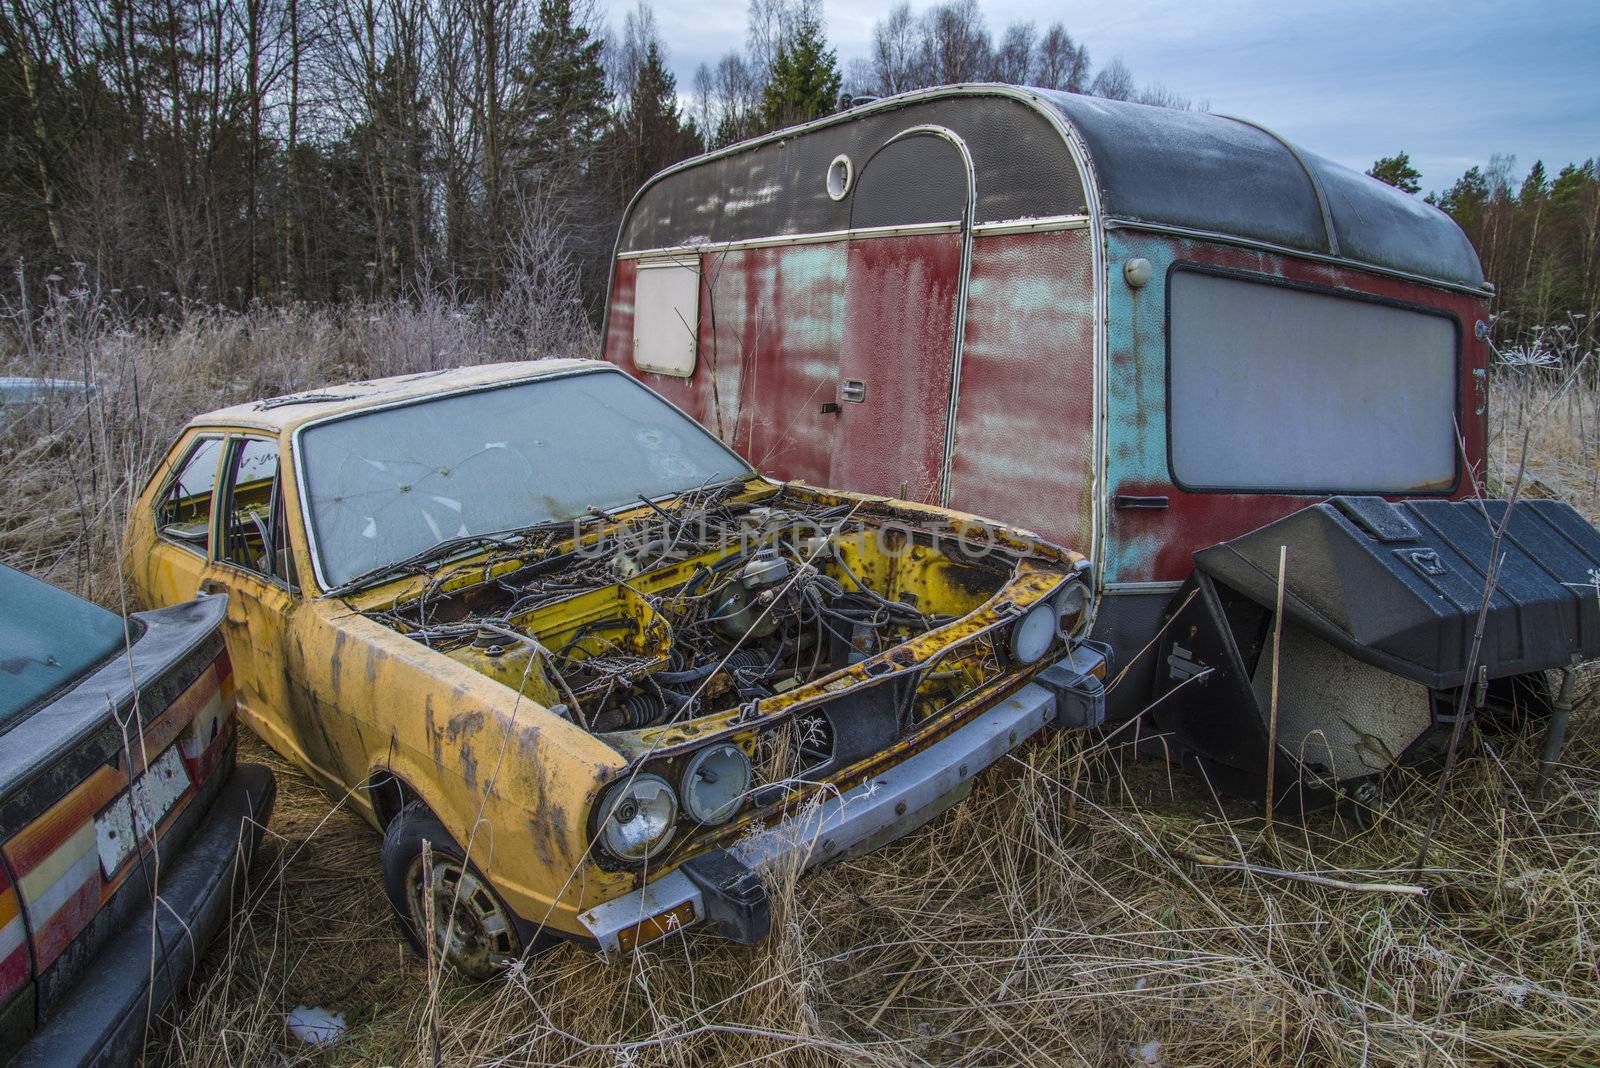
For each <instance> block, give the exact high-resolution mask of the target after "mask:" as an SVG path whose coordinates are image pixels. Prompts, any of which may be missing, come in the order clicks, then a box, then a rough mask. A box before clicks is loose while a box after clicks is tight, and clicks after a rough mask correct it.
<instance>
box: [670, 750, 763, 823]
mask: <svg viewBox="0 0 1600 1068" xmlns="http://www.w3.org/2000/svg"><path fill="white" fill-rule="evenodd" d="M750 779H751V769H750V758H749V757H748V756H746V755H745V752H744V750H743V749H740V748H739V747H738V746H736V745H734V744H733V743H731V742H720V743H718V744H716V745H708V746H706V747H705V748H704V749H702V750H700V751H699V752H698V753H696V754H695V755H694V756H692V757H690V758H689V763H688V765H687V766H686V767H685V768H684V769H683V781H682V782H681V783H680V784H679V785H680V790H681V792H682V795H683V811H684V812H685V813H687V814H688V816H689V818H690V819H692V820H694V821H696V822H697V823H709V824H717V823H726V822H728V820H730V819H732V818H733V815H734V813H736V812H738V811H739V807H740V806H741V805H742V804H743V803H744V799H745V795H746V793H747V792H748V791H749V789H750Z"/></svg>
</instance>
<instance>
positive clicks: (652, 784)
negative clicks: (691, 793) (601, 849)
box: [600, 775, 678, 860]
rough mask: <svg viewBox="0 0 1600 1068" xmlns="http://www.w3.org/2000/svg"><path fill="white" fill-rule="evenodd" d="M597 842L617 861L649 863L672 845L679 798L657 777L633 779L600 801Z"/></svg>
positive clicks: (665, 782)
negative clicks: (664, 848)
mask: <svg viewBox="0 0 1600 1068" xmlns="http://www.w3.org/2000/svg"><path fill="white" fill-rule="evenodd" d="M600 804H601V809H600V811H601V817H600V842H601V844H602V845H604V846H605V847H606V850H607V851H608V852H609V853H611V855H612V856H615V857H617V858H618V859H620V860H648V859H649V858H650V857H653V856H655V855H656V854H657V853H659V852H661V849H662V847H664V846H665V845H666V844H667V843H668V842H670V841H672V832H673V824H674V823H675V822H676V821H677V819H678V797H677V795H676V794H674V793H673V792H672V784H671V783H669V782H667V780H665V779H663V778H662V777H661V776H659V775H635V776H633V777H632V778H628V779H623V780H622V781H621V782H619V783H617V784H616V785H615V786H613V787H611V789H610V790H608V791H607V792H606V794H605V796H604V797H603V798H602V799H601V802H600Z"/></svg>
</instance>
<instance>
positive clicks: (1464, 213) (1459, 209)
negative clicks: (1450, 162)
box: [1437, 167, 1489, 236]
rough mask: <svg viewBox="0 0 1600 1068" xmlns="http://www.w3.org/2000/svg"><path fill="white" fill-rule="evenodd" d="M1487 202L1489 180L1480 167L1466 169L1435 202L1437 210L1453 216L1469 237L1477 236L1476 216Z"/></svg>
mask: <svg viewBox="0 0 1600 1068" xmlns="http://www.w3.org/2000/svg"><path fill="white" fill-rule="evenodd" d="M1488 202H1489V179H1487V178H1485V177H1484V175H1483V168H1481V167H1472V168H1470V169H1468V171H1467V173H1466V174H1463V175H1462V176H1461V177H1460V178H1457V179H1456V180H1455V184H1454V185H1452V186H1451V187H1450V188H1449V189H1447V190H1445V192H1444V195H1443V196H1441V197H1439V198H1438V201H1437V203H1438V206H1439V208H1440V209H1441V210H1443V211H1445V212H1446V213H1448V214H1449V215H1451V216H1453V217H1454V218H1455V220H1456V222H1457V223H1459V224H1460V226H1461V228H1462V229H1463V230H1465V231H1466V232H1467V234H1468V235H1469V236H1474V235H1476V234H1477V231H1478V216H1479V215H1480V214H1481V213H1482V211H1483V206H1484V205H1485V204H1487V203H1488Z"/></svg>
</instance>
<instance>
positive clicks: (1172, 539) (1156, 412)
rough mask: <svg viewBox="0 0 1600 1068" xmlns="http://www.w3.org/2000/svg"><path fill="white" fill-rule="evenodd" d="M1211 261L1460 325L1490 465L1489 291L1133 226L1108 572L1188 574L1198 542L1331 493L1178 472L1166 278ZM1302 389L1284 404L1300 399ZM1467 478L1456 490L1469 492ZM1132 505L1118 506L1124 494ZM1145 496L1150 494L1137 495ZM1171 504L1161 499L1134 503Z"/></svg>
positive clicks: (1116, 348)
mask: <svg viewBox="0 0 1600 1068" xmlns="http://www.w3.org/2000/svg"><path fill="white" fill-rule="evenodd" d="M1135 258H1143V259H1146V260H1148V261H1149V262H1150V264H1151V267H1152V280H1151V282H1150V283H1149V284H1148V285H1145V286H1143V287H1141V288H1133V287H1131V286H1129V285H1128V284H1127V283H1126V282H1125V281H1124V278H1123V265H1124V264H1125V263H1127V262H1128V261H1129V260H1132V259H1135ZM1178 262H1182V263H1197V264H1206V265H1211V266H1216V267H1221V268H1227V269H1231V270H1236V271H1244V272H1250V273H1252V274H1260V275H1264V276H1267V277H1269V278H1280V279H1283V280H1286V281H1291V282H1296V283H1300V284H1305V285H1312V286H1318V287H1325V288H1328V289H1332V290H1341V289H1343V290H1349V291H1352V292H1354V293H1360V294H1364V295H1368V296H1372V297H1377V298H1381V299H1386V300H1393V301H1398V302H1401V303H1405V304H1410V305H1418V306H1423V307H1429V308H1436V309H1438V310H1440V311H1443V312H1446V313H1448V314H1450V315H1453V316H1455V317H1456V318H1457V319H1458V320H1459V321H1460V324H1461V328H1460V334H1459V336H1460V338H1461V346H1462V347H1461V361H1460V368H1459V371H1460V381H1459V389H1458V412H1459V420H1460V427H1461V431H1462V441H1461V445H1462V449H1463V453H1464V455H1465V457H1466V458H1467V460H1468V462H1469V463H1471V464H1474V465H1481V463H1482V461H1483V457H1484V438H1485V428H1486V423H1485V419H1486V415H1485V410H1484V409H1485V397H1484V394H1483V392H1482V390H1483V385H1484V382H1483V377H1482V373H1483V370H1484V368H1485V367H1486V360H1487V348H1486V346H1485V344H1484V343H1483V342H1482V341H1480V340H1479V339H1478V338H1477V336H1476V329H1475V327H1476V323H1477V321H1478V320H1479V319H1482V318H1486V317H1487V308H1486V302H1485V300H1484V299H1483V298H1481V297H1477V296H1474V295H1470V294H1466V293H1461V292H1459V291H1455V290H1446V289H1441V288H1438V287H1434V286H1428V285H1424V284H1420V283H1414V282H1409V281H1404V280H1400V279H1396V278H1392V277H1387V276H1383V275H1377V274H1373V273H1370V272H1366V271H1361V270H1357V269H1354V268H1348V267H1339V266H1334V265H1329V264H1323V263H1317V262H1312V261H1307V260H1302V259H1298V258H1295V257H1291V256H1284V255H1279V254H1274V253H1270V252H1265V251H1259V250H1254V249H1248V248H1242V247H1238V246H1231V245H1223V244H1219V243H1215V242H1206V241H1200V240H1192V239H1186V238H1180V237H1173V236H1167V235H1160V234H1152V233H1142V232H1138V231H1134V230H1128V229H1118V230H1113V231H1111V232H1110V234H1109V235H1108V236H1107V267H1106V270H1107V273H1108V275H1109V279H1108V282H1109V289H1108V300H1109V318H1108V323H1107V331H1108V339H1107V357H1106V361H1107V365H1106V390H1107V400H1106V407H1107V423H1106V466H1107V478H1106V483H1107V484H1106V493H1107V497H1108V502H1107V503H1108V507H1107V509H1106V531H1105V549H1104V552H1103V554H1102V555H1103V557H1104V559H1103V560H1102V561H1101V566H1102V569H1103V574H1104V577H1105V579H1106V580H1107V581H1109V582H1153V581H1154V582H1175V581H1180V580H1182V579H1184V578H1185V577H1187V576H1188V574H1189V572H1190V571H1191V570H1192V568H1193V559H1192V556H1193V554H1194V552H1195V551H1196V550H1198V549H1202V548H1205V547H1206V546H1209V545H1214V544H1216V543H1217V542H1220V541H1226V540H1227V539H1229V538H1234V537H1237V536H1239V535H1241V534H1244V533H1246V532H1248V531H1250V530H1254V529H1255V528H1257V527H1259V526H1262V525H1264V524H1266V523H1269V522H1271V521H1273V520H1274V519H1279V518H1281V517H1283V516H1285V515H1288V514H1289V513H1290V512H1293V511H1295V510H1297V509H1299V508H1302V507H1304V506H1305V505H1306V504H1308V503H1311V502H1313V501H1317V500H1322V499H1324V498H1325V496H1326V495H1325V494H1306V495H1287V494H1277V493H1230V492H1223V493H1189V492H1185V491H1184V490H1183V489H1181V488H1180V487H1178V486H1177V485H1176V484H1175V483H1174V480H1173V477H1172V472H1171V465H1170V463H1169V462H1168V453H1167V423H1168V412H1167V388H1166V359H1167V351H1166V286H1165V285H1164V284H1163V282H1164V279H1165V278H1166V275H1167V272H1168V270H1169V268H1170V267H1171V266H1172V265H1173V264H1174V263H1178ZM1294 402H1295V398H1294V397H1285V398H1284V399H1283V403H1286V404H1292V403H1294ZM1470 491H1471V484H1470V480H1469V479H1468V478H1466V477H1465V476H1463V477H1462V478H1461V479H1460V481H1459V483H1458V484H1457V485H1456V486H1454V487H1452V488H1451V490H1450V493H1449V494H1448V495H1450V496H1456V497H1460V496H1466V495H1469V494H1470ZM1119 497H1120V498H1122V499H1123V506H1122V507H1118V506H1117V499H1118V498H1119ZM1138 499H1142V501H1138ZM1157 500H1164V505H1163V506H1162V507H1156V508H1149V507H1129V506H1128V505H1130V504H1134V503H1136V501H1137V502H1138V503H1154V502H1155V501H1157Z"/></svg>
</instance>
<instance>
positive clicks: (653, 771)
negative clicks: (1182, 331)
mask: <svg viewBox="0 0 1600 1068" xmlns="http://www.w3.org/2000/svg"><path fill="white" fill-rule="evenodd" d="M126 554H127V562H128V566H127V570H128V574H129V575H130V576H131V579H132V581H133V583H134V585H135V587H136V591H137V594H138V595H139V597H140V598H141V599H142V600H143V601H144V602H145V603H147V604H150V605H165V604H173V603H176V602H179V601H183V600H186V599H188V598H191V597H193V596H195V595H196V593H208V592H209V593H226V594H227V595H228V611H227V622H226V625H225V632H224V633H225V636H226V639H227V642H228V646H229V651H230V655H231V656H232V660H233V669H234V675H235V678H236V680H237V690H238V702H239V708H240V712H241V714H242V716H243V717H244V719H245V721H246V722H247V723H248V724H249V725H250V726H251V727H252V728H253V729H254V730H255V731H256V732H257V733H258V734H259V735H260V736H261V737H262V738H263V739H265V740H266V741H267V743H268V744H270V745H271V746H272V747H273V748H275V749H277V750H278V751H279V752H281V753H282V754H284V755H285V756H286V757H288V758H290V759H292V760H293V761H294V762H295V763H297V764H298V765H299V766H301V767H302V768H304V769H305V770H306V771H307V772H308V773H309V774H310V775H311V776H313V777H314V778H315V779H316V780H317V781H318V782H319V783H320V784H321V785H322V786H323V787H324V788H325V789H326V790H327V791H328V792H329V793H331V794H333V795H334V796H336V797H344V796H348V797H349V798H350V799H351V801H352V802H353V804H355V805H356V806H357V807H358V808H359V809H360V811H361V812H362V813H363V815H364V816H365V817H366V818H367V819H368V820H369V821H370V822H371V823H372V824H373V825H374V826H375V827H377V828H378V829H379V830H381V831H383V833H384V842H383V854H382V855H383V866H384V878H385V885H386V888H387V890H388V893H389V897H390V899H391V901H392V903H393V904H394V907H395V910H396V912H397V913H398V914H399V917H400V919H401V927H402V929H403V930H404V931H405V933H406V935H407V937H408V938H409V939H410V940H411V941H412V943H413V945H414V946H420V945H421V944H422V940H423V939H424V938H425V937H426V935H425V934H423V933H422V932H424V931H425V930H426V929H427V925H428V923H429V921H430V917H431V922H432V930H433V932H434V937H435V938H436V940H437V945H438V946H439V948H440V949H441V951H442V952H443V955H444V957H445V958H446V959H447V960H449V961H450V962H451V963H452V964H453V965H454V966H455V967H456V968H457V969H459V970H460V971H462V972H464V973H466V974H468V975H471V976H485V975H489V974H492V973H493V972H494V971H495V970H496V969H497V968H499V967H502V966H503V965H504V964H505V963H507V962H508V961H510V960H513V959H515V958H517V957H520V956H522V955H524V954H526V953H529V952H531V951H533V950H536V949H538V948H541V947H542V946H544V945H547V944H549V943H551V942H552V941H553V940H554V939H556V938H558V937H565V938H573V939H578V940H582V941H585V942H587V943H588V944H590V945H593V946H597V947H598V948H599V949H600V950H601V951H602V952H606V953H614V952H620V951H627V950H630V949H632V948H634V947H636V946H638V945H642V944H644V943H646V942H649V941H652V940H654V939H656V938H658V937H662V936H664V935H666V934H667V933H670V932H672V931H675V930H678V929H679V928H682V927H686V926H688V925H691V924H703V925H704V926H705V927H706V928H708V929H711V930H713V931H715V932H716V933H718V934H721V935H723V936H725V937H728V938H733V939H737V940H740V941H746V942H749V941H754V940H756V939H758V938H760V937H762V936H763V935H764V934H765V933H766V930H767V926H768V923H769V914H768V907H767V899H766V890H765V883H764V881H763V878H762V874H763V872H765V871H770V870H772V868H773V867H774V866H775V865H778V864H790V865H796V864H798V865H800V866H808V865H813V864H817V863H821V862H824V861H827V860H832V859H837V858H839V857H843V856H846V855H850V854H853V853H859V852H861V851H863V850H866V849H870V848H873V847H875V846H877V845H881V844H883V843H885V842H887V841H890V840H892V839H894V838H895V837H898V836H899V835H901V834H904V833H906V832H907V831H909V830H911V829H913V828H915V827H916V826H918V825H920V824H921V823H923V822H925V821H926V820H928V819H929V818H931V817H932V816H933V815H934V814H936V813H937V812H939V811H941V810H942V809H943V808H945V807H946V806H948V805H949V804H951V803H953V802H955V801H956V800H958V799H959V798H961V797H962V796H964V795H965V793H966V792H967V790H968V789H969V788H970V784H971V781H972V778H973V776H975V775H976V774H977V773H978V772H979V771H980V770H981V769H983V768H984V767H986V766H988V765H989V764H991V763H993V762H994V761H996V760H998V759H999V758H1000V757H1001V756H1003V755H1004V754H1005V753H1006V752H1008V751H1010V750H1011V749H1013V748H1015V747H1016V746H1018V745H1020V744H1022V743H1023V741H1024V740H1025V739H1027V738H1028V737H1030V736H1032V735H1033V734H1035V733H1036V732H1038V731H1039V730H1041V729H1042V728H1043V727H1045V726H1047V725H1058V726H1090V725H1094V724H1097V723H1098V722H1099V719H1100V717H1101V716H1102V715H1103V705H1104V690H1103V687H1102V685H1101V682H1100V680H1101V678H1102V677H1103V675H1104V670H1105V664H1104V660H1103V657H1102V656H1101V654H1100V653H1099V652H1097V651H1096V650H1095V649H1094V648H1093V647H1091V646H1090V645H1088V644H1086V643H1084V642H1083V641H1082V640H1081V635H1083V634H1084V633H1086V632H1087V628H1088V625H1089V622H1090V620H1089V616H1090V607H1091V604H1090V601H1091V598H1090V593H1089V589H1090V587H1089V584H1088V582H1087V581H1086V579H1087V570H1088V566H1089V565H1088V561H1087V560H1085V559H1084V557H1082V556H1081V555H1079V554H1077V553H1073V552H1068V551H1066V550H1063V549H1058V548H1055V547H1053V546H1050V545H1047V544H1043V543H1040V542H1039V541H1037V540H1036V539H1035V538H1033V537H1032V536H1031V535H1029V534H1027V533H1026V532H1023V531H1018V530H1014V529H1009V528H1005V527H1002V526H998V525H996V524H993V523H989V522H986V521H984V520H980V519H976V518H974V517H972V516H967V515H963V514H959V513H955V512H950V511H947V510H943V509H940V508H935V507H931V506H927V505H918V504H910V503H906V502H903V501H895V500H887V499H883V498H876V497H863V496H859V495H853V494H847V493H836V492H831V491H828V490H822V489H816V488H813V487H810V486H806V485H803V484H800V483H786V484H779V483H775V482H773V481H771V480H768V479H764V478H762V477H761V476H760V475H759V474H757V473H756V472H755V471H754V470H752V469H751V468H750V466H749V465H748V464H746V463H745V462H744V461H743V460H741V459H740V458H739V457H738V456H736V455H735V454H734V453H732V452H731V451H729V450H728V449H727V448H726V447H725V446H723V444H722V443H721V442H719V441H718V440H717V439H716V438H715V437H713V436H712V435H711V434H710V433H709V432H707V431H706V430H705V429H704V428H702V427H701V426H699V425H698V424H697V423H695V422H694V421H693V420H692V419H690V418H689V417H688V416H686V415H684V414H683V413H682V412H680V411H679V410H678V409H676V408H674V407H673V406H672V405H670V404H669V403H667V402H666V401H665V400H663V399H662V398H661V397H659V396H657V395H656V394H655V393H653V392H652V391H650V390H649V389H647V388H646V387H644V386H643V385H641V384H639V383H638V382H636V381H635V380H633V379H632V378H630V377H628V376H627V375H624V374H622V373H621V372H620V371H618V370H616V369H615V368H613V367H611V366H610V365H608V364H603V363H596V362H593V361H588V360H556V359H549V360H540V361H535V362H529V363H512V364H499V365H493V366H482V367H470V368H461V369H456V370H450V371H441V372H435V373H429V374H419V375H410V376H405V377H400V378H390V379H382V380H378V381H370V382H356V383H350V384H347V385H341V386H333V387H328V388H326V389H319V390H315V391H311V392H306V393H301V394H296V395H291V396H286V397H278V398H275V399H272V400H265V401H260V402H257V403H252V404H244V405H239V406H237V407H233V408H228V409H225V410H222V411H217V412H212V413H211V414H209V415H203V416H200V417H198V418H196V419H194V420H193V422H192V423H191V424H190V425H189V426H188V428H187V429H185V430H184V432H183V434H182V435H181V436H180V437H179V439H178V441H177V443H176V445H175V446H174V447H173V449H172V451H171V453H170V454H169V455H168V456H167V458H166V459H165V460H164V461H163V463H162V464H161V466H160V468H159V470H157V472H156V473H155V475H154V476H153V477H152V479H151V481H150V483H149V485H148V486H147V487H146V488H145V490H144V492H143V494H142V495H141V497H140V499H139V501H138V504H137V506H136V508H135V510H134V513H133V518H132V522H131V524H130V530H129V534H128V541H127V545H126ZM425 840H426V841H428V842H430V843H431V848H430V849H429V850H428V851H427V856H428V857H429V858H430V859H429V861H428V862H427V863H424V849H423V842H424V841H425ZM430 899H431V902H430Z"/></svg>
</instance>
